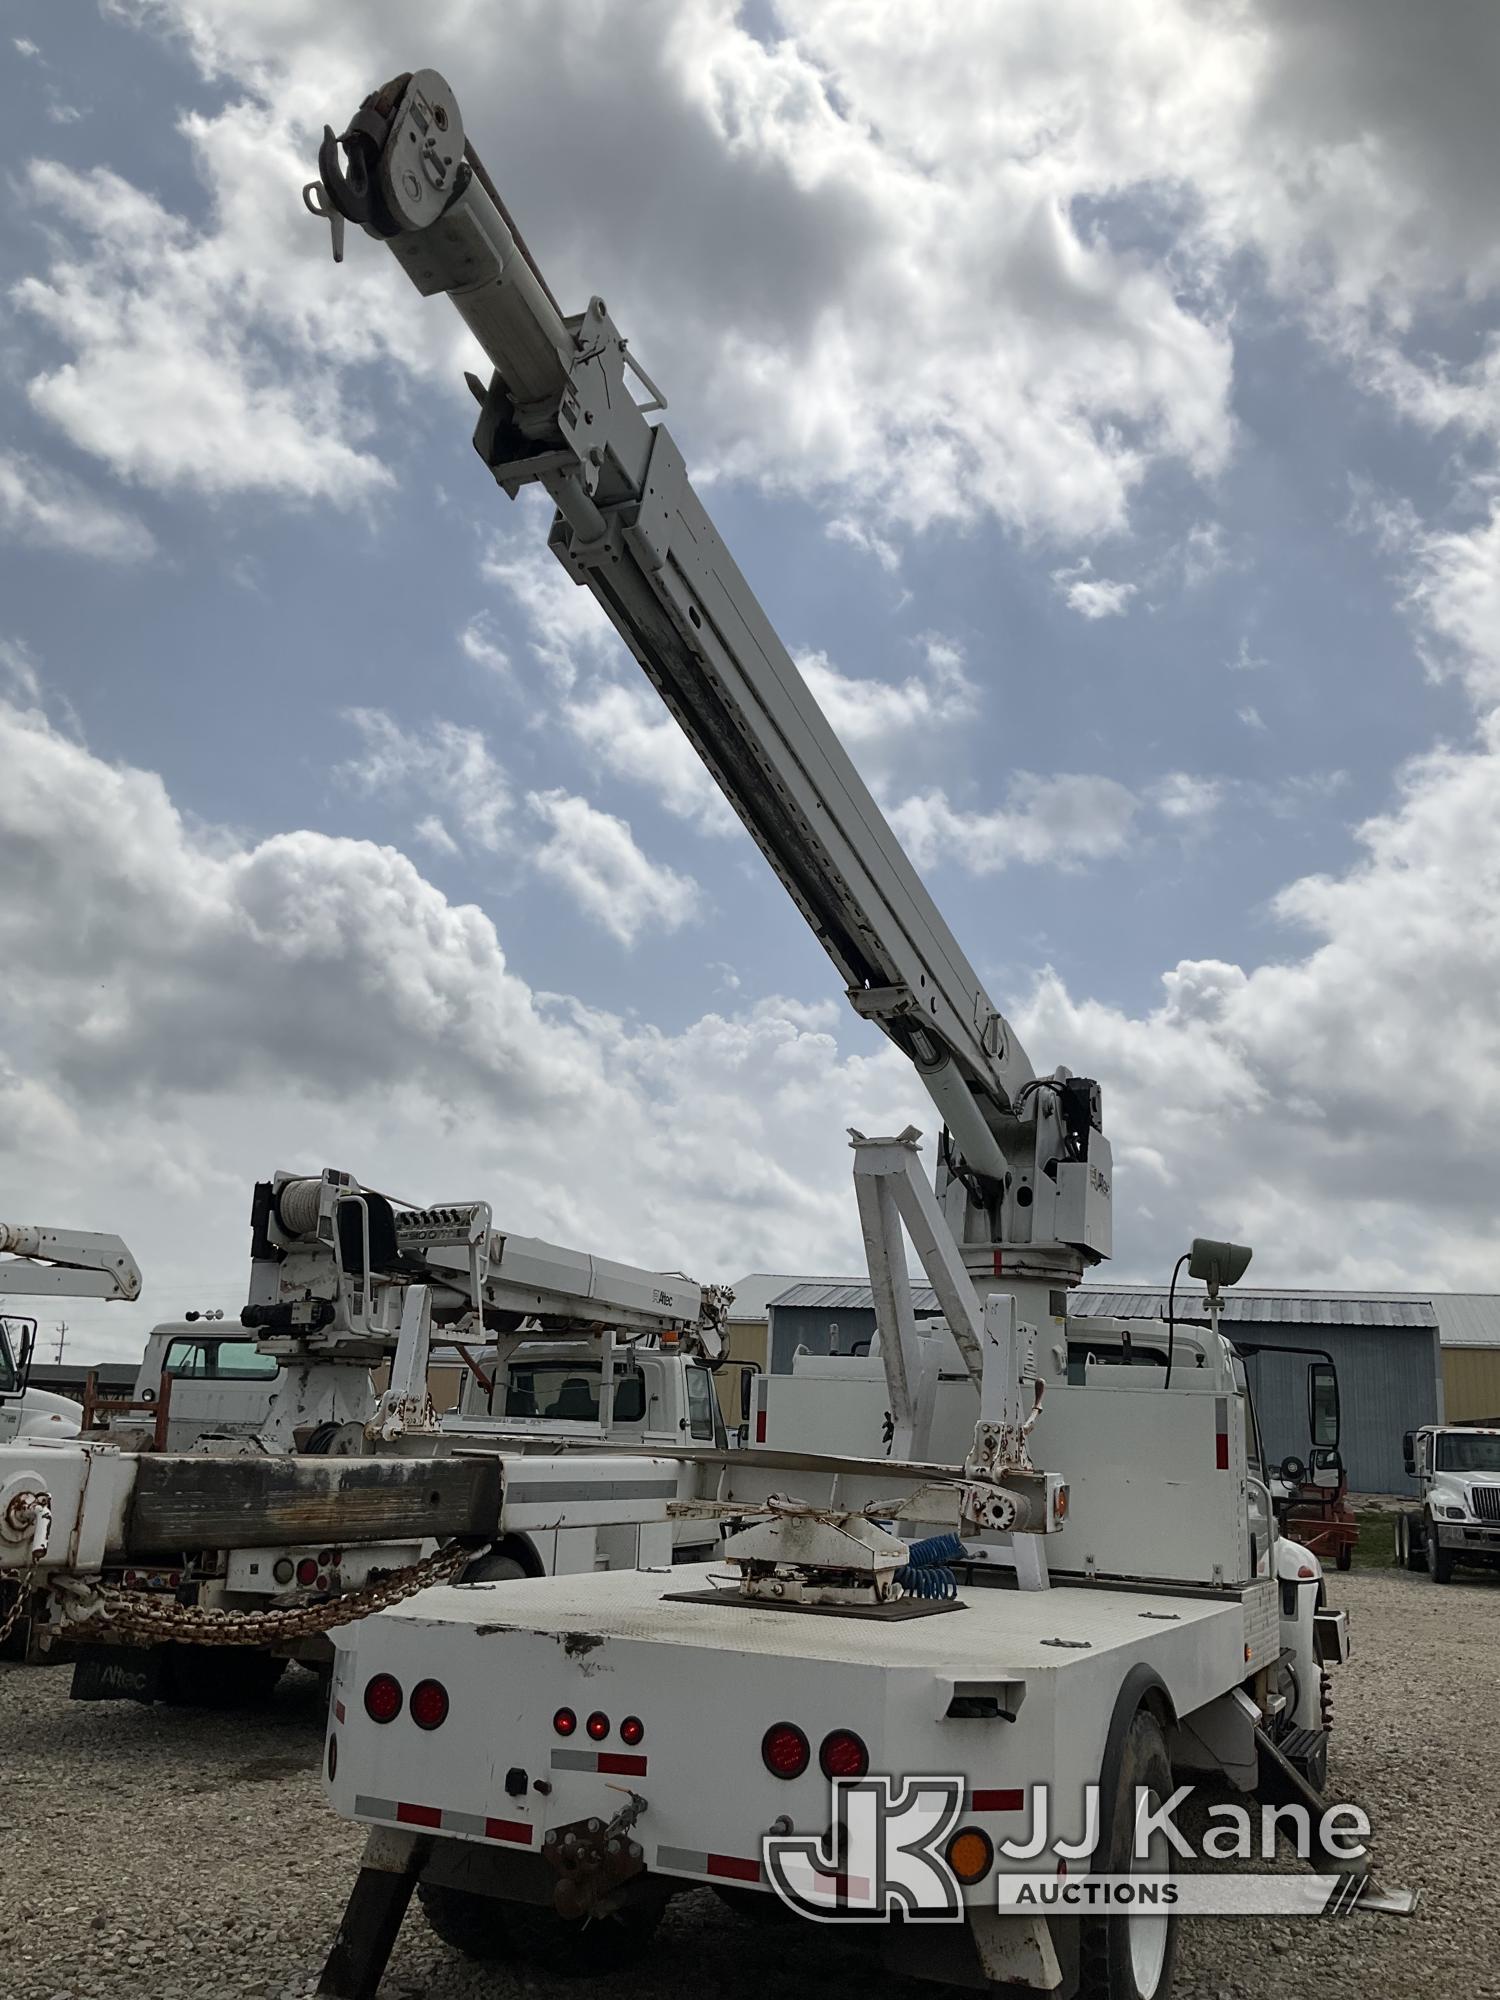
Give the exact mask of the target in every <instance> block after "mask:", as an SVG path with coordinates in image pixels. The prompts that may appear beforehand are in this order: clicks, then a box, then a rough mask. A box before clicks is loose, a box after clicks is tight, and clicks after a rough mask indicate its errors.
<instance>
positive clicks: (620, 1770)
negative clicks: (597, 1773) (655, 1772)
mask: <svg viewBox="0 0 1500 2000" xmlns="http://www.w3.org/2000/svg"><path fill="white" fill-rule="evenodd" d="M598 1769H599V1770H601V1771H612V1772H613V1773H614V1775H615V1776H616V1777H617V1778H644V1777H645V1775H646V1760H645V1758H644V1757H627V1756H625V1755H623V1754H622V1753H621V1752H620V1751H618V1750H601V1751H600V1752H599V1763H598Z"/></svg>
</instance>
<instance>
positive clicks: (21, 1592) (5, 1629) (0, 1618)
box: [0, 1562, 36, 1646]
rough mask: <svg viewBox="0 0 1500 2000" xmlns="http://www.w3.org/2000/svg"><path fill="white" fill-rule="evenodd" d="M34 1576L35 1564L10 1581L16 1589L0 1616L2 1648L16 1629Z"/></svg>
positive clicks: (28, 1566) (29, 1593)
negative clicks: (6, 1609)
mask: <svg viewBox="0 0 1500 2000" xmlns="http://www.w3.org/2000/svg"><path fill="white" fill-rule="evenodd" d="M35 1576H36V1564H35V1563H34V1562H33V1563H29V1564H28V1565H27V1567H26V1568H25V1570H23V1571H22V1573H21V1575H20V1576H18V1577H15V1578H12V1579H10V1580H11V1581H13V1582H14V1584H15V1587H16V1595H15V1600H14V1602H13V1603H12V1605H11V1607H10V1609H9V1611H7V1612H4V1613H3V1614H0V1646H3V1645H4V1644H5V1642H6V1640H7V1639H8V1638H9V1637H10V1635H11V1633H12V1632H14V1631H15V1629H16V1621H17V1620H18V1619H19V1618H20V1616H21V1613H22V1611H23V1610H24V1609H25V1605H26V1600H27V1598H29V1597H30V1595H31V1589H32V1581H33V1579H34V1578H35Z"/></svg>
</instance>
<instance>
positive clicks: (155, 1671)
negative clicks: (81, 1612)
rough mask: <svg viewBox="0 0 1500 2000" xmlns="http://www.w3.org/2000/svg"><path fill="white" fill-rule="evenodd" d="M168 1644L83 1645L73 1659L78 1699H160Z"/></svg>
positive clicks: (73, 1695) (71, 1691) (73, 1692)
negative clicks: (166, 1645)
mask: <svg viewBox="0 0 1500 2000" xmlns="http://www.w3.org/2000/svg"><path fill="white" fill-rule="evenodd" d="M166 1659H167V1649H166V1647H165V1646H80V1647H79V1648H78V1651H77V1654H76V1656H75V1658H74V1661H73V1685H72V1686H71V1688H70V1689H69V1690H68V1693H69V1695H70V1697H71V1698H72V1700H74V1701H138V1702H142V1703H145V1704H149V1703H151V1702H153V1701H158V1700H160V1698H161V1693H162V1679H163V1675H164V1673H165V1671H166Z"/></svg>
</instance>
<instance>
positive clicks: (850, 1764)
mask: <svg viewBox="0 0 1500 2000" xmlns="http://www.w3.org/2000/svg"><path fill="white" fill-rule="evenodd" d="M818 1764H819V1766H820V1768H821V1770H822V1772H823V1776H824V1777H825V1778H862V1777H863V1776H864V1775H865V1772H866V1771H868V1770H869V1768H870V1753H869V1751H868V1750H867V1749H866V1748H865V1746H864V1744H863V1743H862V1742H861V1741H860V1739H859V1738H858V1737H857V1736H856V1735H855V1734H854V1731H853V1730H852V1729H835V1730H834V1731H833V1732H832V1733H831V1734H830V1735H828V1736H825V1737H824V1738H823V1747H822V1749H821V1750H819V1752H818Z"/></svg>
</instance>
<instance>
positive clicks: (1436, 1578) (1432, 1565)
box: [1427, 1526, 1453, 1583]
mask: <svg viewBox="0 0 1500 2000" xmlns="http://www.w3.org/2000/svg"><path fill="white" fill-rule="evenodd" d="M1427 1574H1428V1575H1429V1576H1430V1577H1431V1578H1432V1580H1433V1582H1434V1583H1451V1582H1452V1581H1453V1551H1452V1550H1451V1549H1445V1548H1444V1547H1443V1545H1442V1543H1441V1542H1440V1541H1439V1540H1438V1538H1437V1530H1436V1529H1435V1528H1433V1527H1430V1526H1429V1528H1428V1530H1427Z"/></svg>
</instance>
